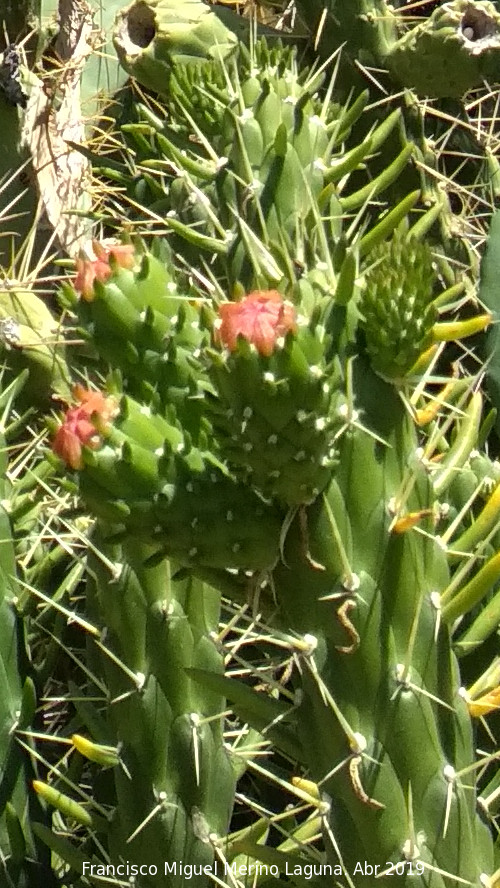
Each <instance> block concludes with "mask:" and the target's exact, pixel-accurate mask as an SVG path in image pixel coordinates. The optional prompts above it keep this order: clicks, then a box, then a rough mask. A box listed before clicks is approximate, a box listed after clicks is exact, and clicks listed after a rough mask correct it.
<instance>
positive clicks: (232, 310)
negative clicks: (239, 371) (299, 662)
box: [215, 290, 297, 357]
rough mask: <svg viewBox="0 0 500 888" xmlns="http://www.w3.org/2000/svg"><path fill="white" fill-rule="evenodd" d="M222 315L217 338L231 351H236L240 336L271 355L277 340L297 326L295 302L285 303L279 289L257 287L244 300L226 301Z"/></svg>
mask: <svg viewBox="0 0 500 888" xmlns="http://www.w3.org/2000/svg"><path fill="white" fill-rule="evenodd" d="M219 315H220V318H219V321H218V326H217V329H216V331H215V339H216V341H217V342H218V343H219V344H222V345H224V346H225V347H226V348H228V349H229V351H234V350H235V348H236V345H237V341H238V336H243V337H244V338H245V339H248V341H249V342H251V343H252V344H253V345H254V346H255V348H256V349H257V351H258V352H259V353H260V354H261V355H265V356H266V357H269V355H271V354H272V353H273V351H274V349H275V346H276V342H277V340H278V339H279V338H280V337H281V336H285V334H286V333H288V331H289V330H291V331H292V332H294V331H295V330H296V329H297V321H296V316H295V309H294V307H293V305H290V304H289V303H287V302H284V301H283V297H282V295H281V293H278V291H277V290H255V291H254V292H253V293H249V294H248V296H245V298H244V299H242V300H241V301H240V302H224V303H222V305H220V306H219Z"/></svg>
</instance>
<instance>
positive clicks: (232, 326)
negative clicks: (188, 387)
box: [207, 290, 340, 506]
mask: <svg viewBox="0 0 500 888" xmlns="http://www.w3.org/2000/svg"><path fill="white" fill-rule="evenodd" d="M219 312H220V319H219V326H218V327H217V328H216V330H215V339H216V341H217V342H219V343H220V344H221V345H222V346H224V347H225V350H224V351H223V352H216V351H214V350H213V349H211V350H209V351H208V352H207V356H208V359H209V361H210V364H209V374H210V378H211V380H212V382H213V384H214V387H215V389H216V393H217V400H216V402H215V404H214V406H213V410H214V419H213V423H214V427H215V430H216V432H217V433H218V435H219V440H220V443H221V447H222V452H223V454H224V456H225V457H226V459H227V461H228V463H229V464H230V465H231V466H237V467H238V469H239V474H240V477H242V480H243V481H245V482H246V483H248V484H250V485H252V486H254V487H256V488H257V489H258V490H260V491H261V492H262V494H263V495H264V496H271V497H276V498H277V499H278V500H280V501H281V502H283V503H284V504H286V505H289V506H296V505H301V504H303V503H307V502H311V501H312V500H314V499H316V497H317V496H318V494H319V493H320V492H321V490H322V489H323V488H324V487H325V485H326V484H327V482H328V480H329V478H330V476H331V472H332V467H333V465H334V429H335V426H336V425H337V427H338V426H339V425H340V422H339V419H338V418H336V417H335V415H334V408H333V400H334V394H335V389H336V387H335V381H334V377H333V375H332V374H331V372H329V369H330V368H327V367H326V366H325V363H324V350H325V345H326V342H325V339H326V334H325V330H324V328H323V327H322V326H321V325H320V324H319V323H315V324H313V323H311V324H308V323H307V321H306V319H305V318H301V317H300V316H298V317H297V319H296V313H295V310H294V308H293V306H292V305H291V304H290V303H287V302H286V301H284V300H283V299H282V297H281V296H280V294H279V293H277V292H276V291H273V290H271V291H268V292H255V293H251V294H249V295H248V296H246V297H244V298H243V299H242V300H241V301H240V302H233V303H230V302H228V303H222V304H221V305H220V307H219ZM226 349H227V351H226Z"/></svg>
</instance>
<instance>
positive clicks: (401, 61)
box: [386, 0, 500, 98]
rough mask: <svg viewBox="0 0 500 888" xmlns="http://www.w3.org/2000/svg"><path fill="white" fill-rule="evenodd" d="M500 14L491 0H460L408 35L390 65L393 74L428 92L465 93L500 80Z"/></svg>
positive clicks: (392, 52)
mask: <svg viewBox="0 0 500 888" xmlns="http://www.w3.org/2000/svg"><path fill="white" fill-rule="evenodd" d="M499 51H500V16H499V14H498V11H497V9H496V8H495V6H494V4H493V3H489V2H488V0H482V2H476V3H471V2H470V0H455V2H452V3H446V4H444V5H443V6H441V7H439V8H438V9H436V10H435V11H434V12H433V13H432V15H431V16H430V17H429V18H428V19H427V20H426V21H424V22H422V23H421V24H419V25H417V26H416V27H415V28H413V29H412V30H411V31H409V32H408V33H407V34H406V35H405V36H404V37H402V38H401V39H400V40H399V41H398V42H397V43H396V44H395V45H394V46H393V47H392V48H391V50H390V52H389V54H388V56H387V58H386V64H387V65H388V66H389V68H390V71H391V73H392V74H393V76H394V77H395V78H396V79H397V80H399V81H400V82H401V83H404V85H405V86H407V87H412V88H413V89H415V90H416V91H417V93H419V94H420V95H422V96H435V97H437V98H440V97H445V96H446V97H455V98H460V97H461V96H463V94H464V93H465V92H467V91H468V90H471V89H474V88H475V87H478V86H480V85H481V84H482V82H483V80H484V79H486V80H489V79H490V77H493V79H496V72H497V70H498V57H499Z"/></svg>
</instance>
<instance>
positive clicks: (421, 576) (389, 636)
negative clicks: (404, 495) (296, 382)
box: [274, 358, 493, 888]
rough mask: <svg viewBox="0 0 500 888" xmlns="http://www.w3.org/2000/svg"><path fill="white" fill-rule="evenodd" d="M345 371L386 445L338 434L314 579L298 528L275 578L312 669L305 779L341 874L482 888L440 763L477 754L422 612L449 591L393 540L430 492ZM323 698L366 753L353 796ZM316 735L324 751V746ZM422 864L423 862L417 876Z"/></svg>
mask: <svg viewBox="0 0 500 888" xmlns="http://www.w3.org/2000/svg"><path fill="white" fill-rule="evenodd" d="M354 373H355V380H354V390H355V392H356V404H357V406H358V408H359V409H363V418H364V423H365V424H366V428H368V429H369V430H370V432H371V433H372V434H373V433H374V434H376V435H377V436H380V438H382V439H383V440H384V441H385V442H387V443H386V444H385V445H381V444H380V443H378V441H377V440H375V438H373V437H370V434H368V433H367V432H366V431H361V430H359V429H355V428H353V429H351V430H350V431H349V432H347V433H346V435H345V436H344V438H343V439H342V441H341V444H340V450H341V452H340V460H339V468H338V471H337V472H336V477H335V480H334V481H333V482H332V488H331V489H330V490H329V491H328V492H327V493H326V494H325V497H324V499H323V501H322V500H321V498H320V499H319V500H318V502H317V503H316V504H315V505H314V506H313V507H312V509H311V510H310V511H309V513H308V514H309V539H310V540H311V555H312V557H313V558H314V560H315V561H317V562H319V563H321V564H322V565H323V570H316V571H315V570H314V569H313V568H312V567H311V566H310V565H308V564H307V563H306V562H305V560H304V559H303V557H302V558H301V557H300V554H298V553H299V546H298V537H297V533H298V531H297V530H295V532H294V534H293V537H291V538H290V540H289V547H290V548H289V549H286V550H285V558H286V559H287V563H288V569H287V568H286V567H284V566H280V567H278V568H277V570H276V571H275V573H274V582H275V588H276V589H277V594H278V595H281V594H282V598H280V602H281V607H282V608H283V611H284V613H285V614H286V617H285V620H286V621H287V623H289V625H291V627H293V629H294V630H295V631H296V632H297V633H298V634H299V635H300V637H302V638H304V637H307V636H311V637H314V638H316V639H317V648H316V649H315V650H312V649H311V653H310V658H311V660H314V662H315V663H316V665H317V670H318V675H316V673H315V672H313V671H312V670H311V668H308V665H307V655H304V665H303V667H302V668H301V670H300V671H301V673H302V681H301V687H302V692H303V693H302V697H301V699H302V703H301V706H300V707H299V711H298V714H297V729H298V731H299V734H301V739H302V747H303V750H304V756H305V758H306V760H307V762H308V766H309V768H310V773H311V775H312V777H313V779H315V780H317V781H318V782H320V783H321V786H322V789H323V790H324V792H325V793H327V795H328V796H330V797H331V800H332V801H331V818H332V820H331V822H332V829H333V832H334V835H335V837H336V839H337V841H338V844H339V847H340V849H341V853H342V856H343V859H344V863H345V866H346V869H347V871H348V872H350V873H352V872H353V871H354V869H355V865H356V861H358V860H367V861H369V862H370V863H371V864H372V865H376V864H378V865H379V870H378V872H379V873H381V872H383V871H384V870H385V869H386V866H387V862H388V861H392V862H393V863H396V862H397V861H404V859H405V858H404V855H405V853H408V854H410V857H409V858H407V865H406V867H405V876H404V877H403V876H401V877H398V876H396V875H387V877H386V878H382V879H380V881H381V884H386V883H387V884H390V880H391V879H395V883H396V884H398V885H413V884H419V885H422V886H424V885H425V886H427V885H436V886H438V885H443V886H444V885H445V884H446V882H447V878H448V877H449V878H451V877H453V876H457V875H460V876H461V877H462V878H465V879H468V880H469V881H470V882H471V884H474V885H479V877H480V875H481V874H482V873H490V872H491V871H492V867H493V861H492V857H491V852H492V848H491V844H490V843H489V841H488V838H487V834H485V833H484V831H485V830H486V827H485V826H484V825H483V823H482V822H481V819H480V816H479V814H478V813H477V812H476V810H475V804H476V803H475V798H474V793H473V792H470V791H469V789H467V790H465V789H464V788H463V787H462V786H461V781H460V778H459V777H458V778H457V779H456V780H454V779H453V780H452V783H450V782H449V781H448V779H447V775H449V774H452V773H453V772H452V771H451V770H450V766H451V768H453V769H454V771H455V772H460V770H461V769H462V768H464V767H465V766H466V765H467V762H470V761H472V759H473V751H474V747H473V740H472V734H471V729H470V722H469V718H468V716H467V715H466V713H465V712H464V705H463V702H462V701H460V699H459V697H458V696H457V694H458V687H459V686H458V682H457V670H456V664H455V661H454V658H453V655H452V654H451V652H450V646H449V639H448V633H447V630H446V629H445V628H443V627H442V628H441V630H440V631H439V633H437V623H436V621H437V616H438V615H437V611H436V609H435V605H434V604H433V601H432V593H436V591H438V590H441V589H443V587H444V586H445V585H446V583H447V574H448V568H447V564H446V557H445V554H444V552H443V550H442V549H441V548H440V547H439V546H438V545H437V543H436V542H435V541H434V540H433V539H432V537H428V536H424V535H420V534H419V533H418V532H415V531H414V530H413V531H409V532H407V533H405V534H396V533H394V532H392V533H391V530H390V526H391V520H392V517H391V502H392V501H393V498H394V497H396V498H397V497H398V495H399V494H400V491H401V490H403V489H404V488H405V486H406V485H407V484H408V476H409V475H411V476H413V480H414V489H413V493H412V495H411V497H410V498H409V500H408V501H407V502H406V503H405V511H406V509H408V510H412V509H422V508H428V507H429V506H431V505H432V502H433V493H432V485H431V484H429V480H428V479H427V478H426V473H425V471H424V470H423V468H422V466H420V467H418V462H417V459H416V449H417V440H416V436H415V432H414V429H413V428H412V426H411V421H410V420H409V418H408V416H407V415H406V414H405V410H404V408H403V406H402V405H401V404H398V400H397V396H396V395H395V394H393V393H392V391H391V389H390V388H389V387H388V386H387V385H385V384H384V383H382V382H381V381H377V380H376V378H375V377H374V376H373V375H372V373H371V372H370V370H369V368H368V367H367V366H366V365H365V364H364V363H363V361H361V360H360V359H359V358H358V360H357V362H356V365H355V369H354ZM412 453H413V454H415V457H414V466H413V467H411V468H410V467H409V459H410V458H411V454H412ZM368 479H369V483H368ZM332 522H334V523H335V524H336V526H337V527H338V533H339V534H340V538H341V539H342V542H343V545H344V546H345V554H346V556H347V559H348V564H349V567H350V569H351V571H352V576H354V577H356V578H357V581H356V584H354V585H353V583H352V576H351V588H350V587H349V578H346V577H345V564H344V563H343V561H342V560H341V559H340V558H339V553H338V552H337V553H335V543H334V542H333V540H332ZM332 548H333V550H334V551H333V553H332ZM335 562H336V563H335ZM342 589H343V590H344V599H340V600H341V601H342V600H344V601H345V600H348V599H349V600H351V601H352V602H353V607H352V610H350V611H349V621H350V622H351V625H352V627H353V630H354V632H355V633H356V637H357V639H358V643H357V645H356V643H354V646H353V648H352V650H349V646H350V645H351V644H352V643H353V641H354V638H355V636H354V634H350V632H349V631H348V629H346V624H345V623H342V622H341V621H340V620H339V619H338V614H336V611H337V609H338V607H339V602H338V601H335V600H333V601H332V600H323V601H322V600H321V599H322V598H323V597H325V596H326V597H327V598H328V596H330V595H331V594H332V592H334V591H335V590H337V591H338V592H340V593H342ZM281 590H282V592H281ZM436 633H437V636H436ZM343 646H344V650H342V647H343ZM325 687H326V688H327V690H328V691H329V693H330V695H331V697H332V698H333V700H334V701H335V704H336V706H337V707H338V710H339V711H340V713H341V714H342V716H343V717H344V718H345V719H346V720H347V722H348V724H349V726H350V729H351V731H352V732H356V733H357V734H361V735H362V737H363V738H364V739H365V741H366V748H363V746H364V744H363V743H361V742H360V751H359V756H360V759H361V760H360V762H359V778H360V781H361V783H360V785H359V784H357V782H356V781H355V779H354V778H353V777H352V773H351V774H350V772H349V762H350V761H351V762H352V761H353V757H354V755H355V753H356V748H355V747H354V748H353V746H352V745H351V746H350V745H349V741H350V740H352V737H351V736H349V733H348V732H347V731H346V729H345V727H344V726H343V725H342V724H341V723H340V722H339V720H338V717H337V715H336V712H335V711H334V710H333V707H331V706H329V705H328V702H327V701H325V698H324V688H325ZM322 694H323V698H322ZM429 695H432V696H429ZM325 736H328V738H329V742H328V745H326V744H324V743H323V742H322V741H323V738H324V737H325ZM358 741H359V737H358ZM342 762H344V765H343V767H340V769H339V771H338V772H337V773H336V774H335V776H332V777H330V778H327V775H328V774H329V773H330V772H331V771H332V770H333V769H334V768H336V766H337V765H340V764H341V763H342ZM325 778H326V779H325ZM467 784H468V786H469V787H470V783H469V782H468V781H467ZM360 786H361V787H362V789H360ZM410 793H411V795H410ZM447 799H451V801H450V802H448V803H447ZM370 800H372V801H370ZM376 802H378V803H380V804H382V805H384V806H385V807H384V808H383V809H382V808H381V807H380V806H378V805H376ZM447 804H448V805H449V812H448V814H449V820H448V823H447V829H446V833H445V834H444V826H443V824H444V820H445V814H446V811H447ZM412 837H413V838H414V839H415V848H416V849H418V855H419V856H417V854H416V851H415V856H414V857H411V853H410V850H411V849H410V840H411V839H412ZM419 837H420V838H419ZM485 838H486V841H484V839H485ZM409 849H410V850H409ZM332 857H333V852H332ZM409 860H412V861H413V873H414V875H413V876H411V877H410V871H411V869H412V867H411V866H410V863H409V862H408V861H409ZM419 860H420V861H423V862H424V863H425V864H426V866H427V864H428V865H429V869H427V868H426V869H425V873H424V874H423V875H422V876H421V877H420V878H419V877H418V875H417V874H416V870H415V864H416V862H417V861H419ZM433 867H434V868H435V870H437V871H438V872H436V871H434V872H432V868H433ZM439 871H441V875H440V874H439ZM373 872H374V871H373V870H372V874H373ZM358 873H359V870H358ZM445 874H448V875H447V876H446V875H445ZM354 884H355V885H356V888H364V886H365V885H366V886H368V885H372V884H373V881H372V877H371V876H370V875H363V874H359V875H358V877H357V878H356V879H355V880H354Z"/></svg>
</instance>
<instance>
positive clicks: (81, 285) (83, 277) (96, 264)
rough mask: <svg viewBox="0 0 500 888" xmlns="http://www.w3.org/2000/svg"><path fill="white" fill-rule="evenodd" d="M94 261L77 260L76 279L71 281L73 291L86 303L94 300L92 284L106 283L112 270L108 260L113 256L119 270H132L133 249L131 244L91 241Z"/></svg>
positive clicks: (133, 261) (133, 260)
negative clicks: (97, 282) (96, 282)
mask: <svg viewBox="0 0 500 888" xmlns="http://www.w3.org/2000/svg"><path fill="white" fill-rule="evenodd" d="M92 247H93V250H94V255H95V257H96V258H95V259H82V258H80V259H77V260H76V277H75V279H74V281H73V286H74V288H75V290H76V291H77V292H78V293H80V294H81V295H82V297H83V299H85V300H86V301H87V302H91V301H92V299H93V298H94V282H95V281H96V280H97V281H102V282H103V283H104V281H107V280H108V278H109V277H110V276H111V272H112V268H111V266H110V264H109V259H110V257H111V256H113V258H114V260H115V262H116V263H117V264H118V265H119V266H120V268H133V266H134V263H135V247H134V245H133V244H121V243H114V242H113V241H112V240H109V239H108V240H105V241H103V242H102V244H100V243H99V242H98V241H92Z"/></svg>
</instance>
